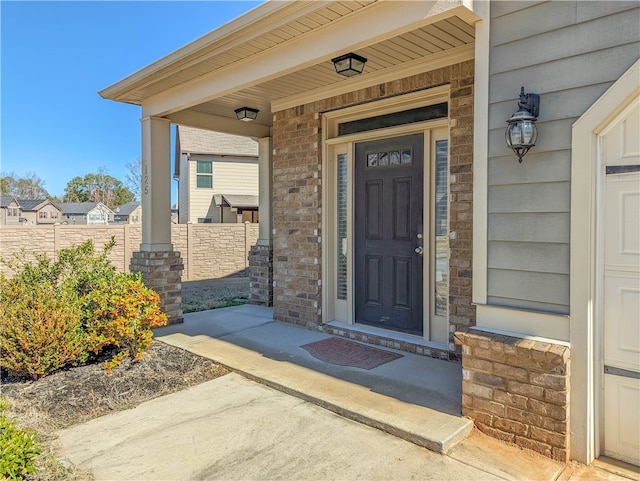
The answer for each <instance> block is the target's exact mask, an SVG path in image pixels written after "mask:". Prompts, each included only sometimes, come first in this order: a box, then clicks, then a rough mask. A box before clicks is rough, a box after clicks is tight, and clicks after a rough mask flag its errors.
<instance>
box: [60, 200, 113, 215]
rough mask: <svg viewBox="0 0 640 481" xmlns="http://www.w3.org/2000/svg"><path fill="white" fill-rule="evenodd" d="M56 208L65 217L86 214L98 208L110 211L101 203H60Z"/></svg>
mask: <svg viewBox="0 0 640 481" xmlns="http://www.w3.org/2000/svg"><path fill="white" fill-rule="evenodd" d="M58 206H59V207H60V209H62V213H63V214H66V215H72V214H88V213H89V212H91V211H92V210H93V209H95V208H96V207H98V206H102V207H103V208H105V209H107V210H108V211H111V209H109V208H108V207H107V206H106V205H104V204H103V203H102V202H60V203H58Z"/></svg>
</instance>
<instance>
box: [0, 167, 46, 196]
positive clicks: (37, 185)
mask: <svg viewBox="0 0 640 481" xmlns="http://www.w3.org/2000/svg"><path fill="white" fill-rule="evenodd" d="M45 184H46V182H45V181H44V180H42V179H41V178H40V177H38V176H37V175H36V173H35V172H27V175H25V176H24V177H18V176H17V175H16V174H15V173H13V172H11V173H9V174H5V175H4V176H3V177H0V193H1V194H2V195H11V196H13V197H16V198H18V199H49V198H50V197H51V195H50V194H49V192H48V191H47V189H45V187H44V185H45Z"/></svg>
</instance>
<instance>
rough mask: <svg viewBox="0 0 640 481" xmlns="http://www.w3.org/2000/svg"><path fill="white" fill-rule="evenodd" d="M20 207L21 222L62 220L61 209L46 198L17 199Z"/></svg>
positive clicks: (32, 223)
mask: <svg viewBox="0 0 640 481" xmlns="http://www.w3.org/2000/svg"><path fill="white" fill-rule="evenodd" d="M18 204H20V208H21V209H22V213H21V220H20V223H21V224H27V225H35V224H56V223H58V222H62V209H61V208H60V205H59V204H54V203H53V202H51V201H50V200H46V199H18Z"/></svg>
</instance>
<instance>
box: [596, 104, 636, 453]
mask: <svg viewBox="0 0 640 481" xmlns="http://www.w3.org/2000/svg"><path fill="white" fill-rule="evenodd" d="M639 105H640V98H636V101H635V102H633V103H632V104H631V106H630V108H628V109H627V111H626V113H624V114H623V115H622V116H621V117H620V118H619V119H618V121H617V122H616V123H615V124H614V125H613V128H612V129H610V130H609V131H608V132H607V134H606V135H604V136H603V137H601V140H602V144H601V147H602V153H603V160H604V161H605V163H606V167H605V168H606V175H605V181H604V192H603V197H602V198H603V201H604V219H603V222H602V224H601V226H602V227H603V229H604V232H603V239H604V252H603V254H604V265H603V271H602V272H603V282H602V285H603V321H604V322H603V334H604V342H603V347H604V349H603V353H604V375H603V379H604V397H603V402H604V409H603V421H604V429H603V432H604V440H603V444H604V449H603V452H604V454H606V455H607V456H611V457H615V458H617V459H621V460H623V461H627V462H631V463H633V464H640V409H639V408H638V406H640V140H639V136H638V132H640V107H639Z"/></svg>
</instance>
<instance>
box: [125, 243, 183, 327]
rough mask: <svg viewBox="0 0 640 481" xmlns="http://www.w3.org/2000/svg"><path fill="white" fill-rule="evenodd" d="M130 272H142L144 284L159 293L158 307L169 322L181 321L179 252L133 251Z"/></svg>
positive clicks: (180, 262)
mask: <svg viewBox="0 0 640 481" xmlns="http://www.w3.org/2000/svg"><path fill="white" fill-rule="evenodd" d="M130 269H131V271H132V272H142V280H143V281H144V283H145V285H146V286H147V287H148V288H150V289H153V290H154V291H156V292H157V293H158V294H160V308H161V309H162V311H163V312H164V313H165V314H166V315H167V317H168V318H169V324H177V323H179V322H182V321H183V317H182V294H181V289H182V270H183V269H184V265H183V263H182V259H181V257H180V253H179V252H176V251H169V252H157V251H156V252H134V253H133V256H132V257H131V265H130Z"/></svg>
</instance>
